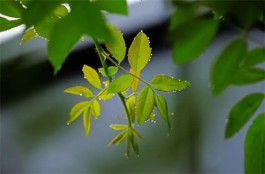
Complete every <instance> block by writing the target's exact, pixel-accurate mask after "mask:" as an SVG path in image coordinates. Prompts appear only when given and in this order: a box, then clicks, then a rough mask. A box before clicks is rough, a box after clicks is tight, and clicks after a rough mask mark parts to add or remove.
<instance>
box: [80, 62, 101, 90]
mask: <svg viewBox="0 0 265 174" xmlns="http://www.w3.org/2000/svg"><path fill="white" fill-rule="evenodd" d="M82 71H83V73H84V76H85V78H86V79H87V81H88V82H89V83H90V84H91V85H92V86H94V87H95V88H97V89H101V81H100V78H99V75H98V73H97V72H96V70H94V69H93V68H91V67H90V66H88V65H84V66H83V69H82Z"/></svg>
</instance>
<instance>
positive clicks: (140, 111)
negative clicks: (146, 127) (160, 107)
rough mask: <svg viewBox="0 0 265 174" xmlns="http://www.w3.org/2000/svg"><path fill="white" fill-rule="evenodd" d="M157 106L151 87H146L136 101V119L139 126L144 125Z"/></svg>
mask: <svg viewBox="0 0 265 174" xmlns="http://www.w3.org/2000/svg"><path fill="white" fill-rule="evenodd" d="M154 104H155V99H154V92H153V91H152V89H151V88H150V87H144V88H143V89H142V90H141V91H140V93H139V96H138V98H137V101H136V111H135V113H136V118H137V120H138V124H139V125H140V124H143V123H144V122H145V121H147V120H148V119H149V117H150V114H151V112H152V111H153V108H154Z"/></svg>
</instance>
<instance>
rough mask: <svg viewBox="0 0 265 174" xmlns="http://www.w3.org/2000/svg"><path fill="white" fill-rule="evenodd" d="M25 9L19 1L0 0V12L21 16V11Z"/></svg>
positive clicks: (16, 16) (11, 15) (15, 16)
mask: <svg viewBox="0 0 265 174" xmlns="http://www.w3.org/2000/svg"><path fill="white" fill-rule="evenodd" d="M24 10H25V9H24V8H23V7H22V5H21V4H20V2H19V1H11V0H1V1H0V13H1V14H3V15H6V16H9V17H14V18H21V14H22V11H24Z"/></svg>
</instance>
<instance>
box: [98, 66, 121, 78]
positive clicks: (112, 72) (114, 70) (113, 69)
mask: <svg viewBox="0 0 265 174" xmlns="http://www.w3.org/2000/svg"><path fill="white" fill-rule="evenodd" d="M118 70H119V69H118V67H116V66H109V67H108V74H109V76H111V77H112V76H114V75H115V74H117V72H118ZM98 71H99V72H100V73H101V74H102V75H103V76H104V77H108V76H107V74H106V73H105V70H104V68H99V69H98Z"/></svg>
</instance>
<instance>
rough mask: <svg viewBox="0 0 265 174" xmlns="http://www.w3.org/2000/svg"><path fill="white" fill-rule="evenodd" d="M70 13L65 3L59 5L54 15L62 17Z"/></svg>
mask: <svg viewBox="0 0 265 174" xmlns="http://www.w3.org/2000/svg"><path fill="white" fill-rule="evenodd" d="M67 14H68V10H67V8H66V6H65V5H62V4H61V5H59V6H58V7H57V8H56V9H55V10H54V11H53V15H54V16H56V17H58V18H62V17H64V16H66V15H67Z"/></svg>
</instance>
